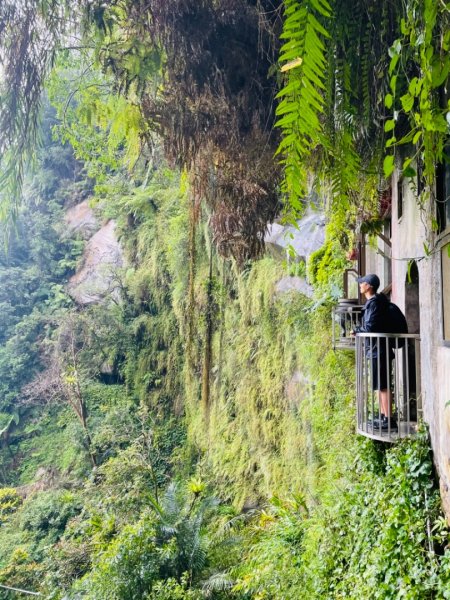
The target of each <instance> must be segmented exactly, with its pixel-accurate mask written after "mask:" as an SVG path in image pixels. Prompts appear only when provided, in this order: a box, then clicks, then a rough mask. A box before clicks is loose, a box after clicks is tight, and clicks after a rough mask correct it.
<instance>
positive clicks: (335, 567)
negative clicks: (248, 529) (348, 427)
mask: <svg viewBox="0 0 450 600" xmlns="http://www.w3.org/2000/svg"><path fill="white" fill-rule="evenodd" d="M354 450H355V455H354V456H353V457H351V456H349V455H348V456H347V459H348V460H349V463H348V465H347V468H346V470H345V474H344V477H342V478H341V479H339V480H338V479H336V478H331V477H330V478H329V479H328V478H327V476H326V473H327V471H324V472H323V474H322V477H324V479H323V481H322V483H321V486H320V494H319V496H318V497H316V503H314V504H313V505H312V506H311V508H310V510H309V511H305V508H304V503H303V502H300V503H298V502H291V503H280V502H279V501H277V503H276V504H275V506H272V507H271V508H270V511H269V513H267V514H266V513H262V515H261V516H260V517H259V521H257V522H256V523H255V524H254V525H253V531H254V533H253V537H250V538H249V540H248V541H249V542H250V543H249V547H248V550H247V554H246V558H245V559H244V561H243V562H242V564H241V566H240V567H239V568H238V570H237V575H238V579H237V583H236V584H235V590H236V591H237V592H244V593H245V594H246V596H245V597H258V598H261V599H263V598H274V597H276V598H277V599H278V598H279V599H280V600H283V599H286V600H288V598H294V597H301V594H303V595H305V597H306V596H307V597H308V598H317V599H319V598H330V599H333V598H336V599H337V598H349V599H353V600H362V599H363V598H369V597H370V598H380V599H386V598H392V599H394V598H399V597H402V598H410V599H413V598H423V599H425V598H447V597H448V587H447V586H448V581H449V576H450V572H449V567H448V561H449V554H448V549H446V550H445V551H444V552H442V543H443V540H447V539H448V535H449V532H448V529H447V525H446V523H445V521H444V522H443V521H442V520H440V518H439V517H438V515H439V494H438V492H437V490H436V488H435V487H434V485H433V480H432V477H430V475H431V472H432V468H433V466H432V462H431V458H430V456H429V448H428V441H427V438H426V436H425V435H423V436H422V438H421V439H418V440H415V441H414V442H411V441H407V442H404V443H403V444H400V445H399V446H397V447H396V448H394V449H392V450H389V451H387V453H386V455H385V456H382V455H380V454H379V453H377V452H376V450H375V448H374V446H373V445H372V442H365V443H364V444H360V445H359V447H358V446H357V445H356V446H354ZM444 543H445V542H444Z"/></svg>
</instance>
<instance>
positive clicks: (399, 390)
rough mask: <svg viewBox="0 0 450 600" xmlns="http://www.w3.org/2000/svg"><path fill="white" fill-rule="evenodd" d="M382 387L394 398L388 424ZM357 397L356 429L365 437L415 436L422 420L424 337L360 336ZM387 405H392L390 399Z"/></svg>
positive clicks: (360, 334) (358, 336)
mask: <svg viewBox="0 0 450 600" xmlns="http://www.w3.org/2000/svg"><path fill="white" fill-rule="evenodd" d="M378 357H379V358H378ZM377 382H380V384H379V385H378V384H377ZM379 387H381V388H382V389H383V388H385V389H387V390H389V392H388V394H389V395H390V398H391V407H392V408H391V411H392V412H391V415H392V418H391V419H387V424H386V423H384V424H382V423H381V422H380V418H379V417H380V415H381V414H382V412H383V411H382V400H383V399H382V398H381V394H380V392H379V391H378V389H377V388H379ZM356 398H357V426H356V428H357V432H358V433H360V434H361V435H364V436H366V437H370V438H372V439H375V440H380V441H382V442H395V441H397V440H398V439H401V438H405V437H410V436H413V435H415V434H416V433H417V428H418V424H419V423H420V422H421V420H422V393H421V387H420V336H419V335H415V334H388V333H385V334H382V333H358V334H357V336H356ZM386 398H387V399H386ZM385 403H387V404H389V400H388V396H387V397H385Z"/></svg>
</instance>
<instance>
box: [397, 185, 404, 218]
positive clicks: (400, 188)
mask: <svg viewBox="0 0 450 600" xmlns="http://www.w3.org/2000/svg"><path fill="white" fill-rule="evenodd" d="M402 215H403V179H399V180H398V182H397V219H398V220H400V219H401V218H402Z"/></svg>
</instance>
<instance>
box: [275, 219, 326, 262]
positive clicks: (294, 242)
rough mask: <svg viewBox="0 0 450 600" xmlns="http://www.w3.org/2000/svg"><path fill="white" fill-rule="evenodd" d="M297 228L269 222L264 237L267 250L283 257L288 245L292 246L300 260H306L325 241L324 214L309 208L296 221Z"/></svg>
mask: <svg viewBox="0 0 450 600" xmlns="http://www.w3.org/2000/svg"><path fill="white" fill-rule="evenodd" d="M297 225H298V228H296V227H294V226H292V225H287V226H284V225H280V224H279V223H271V224H270V225H269V227H268V231H267V234H266V235H265V237H264V242H265V244H266V247H267V249H268V250H269V252H272V253H273V254H275V255H276V256H279V257H282V258H285V257H286V252H287V248H288V246H292V248H293V249H294V250H295V254H296V255H297V257H298V258H299V259H301V260H304V261H307V260H308V258H309V257H310V256H311V254H312V253H313V252H315V251H316V250H318V249H319V248H321V247H322V246H323V244H324V242H325V215H324V214H323V213H322V212H318V211H313V210H310V211H309V212H308V213H307V214H306V215H305V216H304V217H303V218H302V219H300V220H298V221H297Z"/></svg>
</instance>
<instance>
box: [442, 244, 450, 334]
mask: <svg viewBox="0 0 450 600" xmlns="http://www.w3.org/2000/svg"><path fill="white" fill-rule="evenodd" d="M449 253H450V244H447V245H446V246H444V247H443V248H442V250H441V265H442V317H443V318H442V320H443V335H444V341H445V342H450V256H449Z"/></svg>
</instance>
